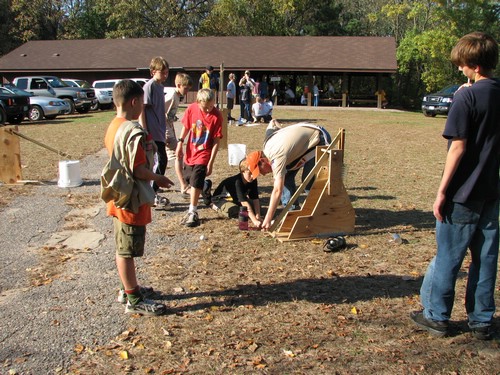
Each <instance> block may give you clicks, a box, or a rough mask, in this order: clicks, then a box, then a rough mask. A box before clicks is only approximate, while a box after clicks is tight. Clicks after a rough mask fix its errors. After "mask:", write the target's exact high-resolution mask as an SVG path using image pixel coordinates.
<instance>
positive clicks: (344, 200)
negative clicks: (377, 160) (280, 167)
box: [270, 129, 355, 242]
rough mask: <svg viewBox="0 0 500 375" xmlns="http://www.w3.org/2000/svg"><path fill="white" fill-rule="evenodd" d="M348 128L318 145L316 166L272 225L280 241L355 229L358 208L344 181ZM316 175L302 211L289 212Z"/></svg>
mask: <svg viewBox="0 0 500 375" xmlns="http://www.w3.org/2000/svg"><path fill="white" fill-rule="evenodd" d="M344 143H345V130H344V129H340V130H339V132H338V134H337V136H336V137H335V139H334V140H333V141H332V142H331V143H330V144H329V145H328V146H318V147H317V148H316V165H315V166H314V168H313V169H312V170H311V173H309V175H308V176H307V177H306V179H305V180H304V182H303V183H302V184H301V185H300V186H299V188H298V189H297V192H296V193H295V194H294V195H293V197H292V198H291V199H290V202H288V204H287V205H286V207H285V208H284V209H283V211H282V212H281V214H280V215H279V216H278V217H277V218H276V220H275V222H274V223H273V225H272V226H271V228H270V232H271V235H272V236H273V237H275V238H277V239H278V240H279V241H282V242H284V241H293V240H304V239H310V238H316V237H329V236H333V235H341V234H346V233H350V232H353V231H354V221H355V216H354V209H353V207H352V204H351V201H350V200H349V196H348V194H347V191H346V189H345V187H344V183H343V181H342V174H343V161H344ZM314 177H315V180H314V184H313V186H312V187H311V190H310V191H309V194H308V196H307V198H306V200H305V201H304V204H303V205H302V208H301V209H300V210H298V211H288V210H289V208H290V207H291V206H292V205H293V203H294V202H295V201H296V200H297V198H298V197H299V196H300V194H301V193H302V192H303V191H304V190H305V187H306V186H307V183H308V182H309V181H310V180H311V179H312V178H314Z"/></svg>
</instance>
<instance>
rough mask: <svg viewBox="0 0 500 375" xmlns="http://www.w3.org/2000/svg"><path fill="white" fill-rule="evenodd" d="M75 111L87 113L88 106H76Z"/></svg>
mask: <svg viewBox="0 0 500 375" xmlns="http://www.w3.org/2000/svg"><path fill="white" fill-rule="evenodd" d="M76 111H77V112H78V113H88V111H90V107H85V108H78V109H77V110H76Z"/></svg>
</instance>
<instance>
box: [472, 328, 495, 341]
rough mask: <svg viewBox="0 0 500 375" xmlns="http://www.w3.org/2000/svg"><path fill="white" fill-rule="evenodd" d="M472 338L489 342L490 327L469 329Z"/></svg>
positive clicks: (491, 335)
mask: <svg viewBox="0 0 500 375" xmlns="http://www.w3.org/2000/svg"><path fill="white" fill-rule="evenodd" d="M471 331H472V336H473V337H474V338H476V339H478V340H491V339H492V338H493V330H492V329H491V326H485V327H476V328H471Z"/></svg>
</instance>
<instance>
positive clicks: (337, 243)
mask: <svg viewBox="0 0 500 375" xmlns="http://www.w3.org/2000/svg"><path fill="white" fill-rule="evenodd" d="M345 246H346V242H345V238H344V237H342V236H337V237H330V238H329V239H327V240H326V241H325V243H324V244H323V251H325V252H334V251H339V250H341V249H343V248H344V247H345Z"/></svg>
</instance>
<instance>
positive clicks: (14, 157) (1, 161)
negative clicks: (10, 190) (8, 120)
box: [0, 126, 22, 184]
mask: <svg viewBox="0 0 500 375" xmlns="http://www.w3.org/2000/svg"><path fill="white" fill-rule="evenodd" d="M9 130H15V131H17V126H2V127H0V144H1V145H2V146H1V147H0V150H1V151H0V181H1V182H3V183H5V184H14V183H16V182H17V181H19V180H22V175H21V146H20V142H19V137H18V136H16V135H14V134H12V133H11V132H10V131H9Z"/></svg>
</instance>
